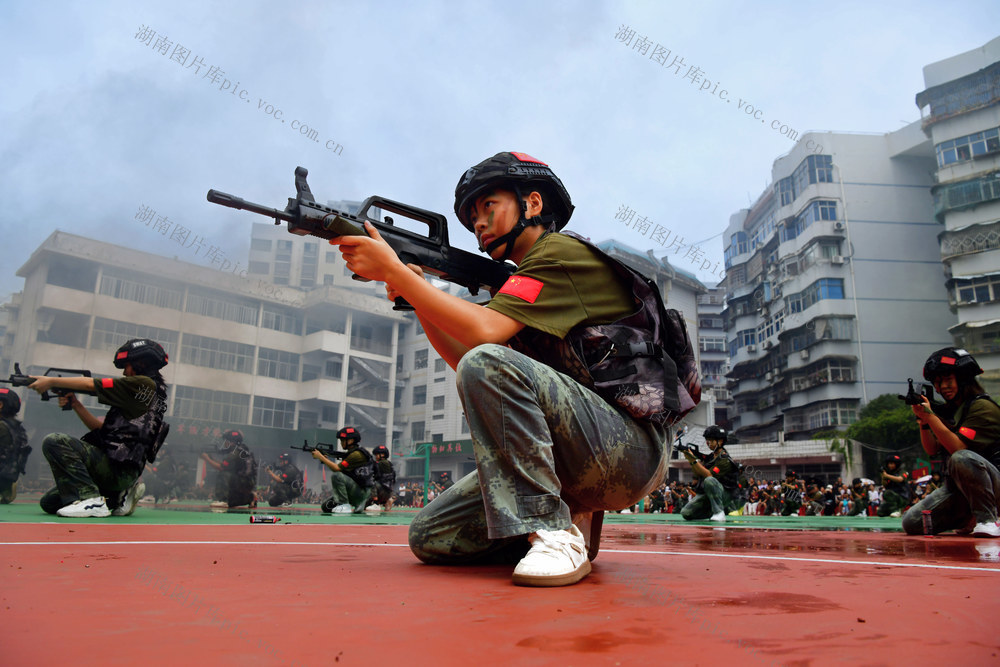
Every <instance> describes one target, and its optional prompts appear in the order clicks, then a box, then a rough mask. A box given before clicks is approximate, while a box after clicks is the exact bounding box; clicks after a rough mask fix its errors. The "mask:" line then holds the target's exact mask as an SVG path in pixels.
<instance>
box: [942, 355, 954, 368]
mask: <svg viewBox="0 0 1000 667" xmlns="http://www.w3.org/2000/svg"><path fill="white" fill-rule="evenodd" d="M941 363H942V364H948V365H949V366H954V365H955V357H941Z"/></svg>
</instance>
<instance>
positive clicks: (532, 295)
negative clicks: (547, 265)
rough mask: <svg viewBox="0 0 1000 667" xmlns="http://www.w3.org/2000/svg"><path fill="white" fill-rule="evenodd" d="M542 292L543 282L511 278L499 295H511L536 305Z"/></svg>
mask: <svg viewBox="0 0 1000 667" xmlns="http://www.w3.org/2000/svg"><path fill="white" fill-rule="evenodd" d="M541 291H542V281H541V280H535V279H534V278H529V277H527V276H511V277H510V278H508V279H507V282H505V283H504V284H503V287H501V288H500V291H499V292H497V294H509V295H511V296H516V297H517V298H519V299H524V300H525V301H527V302H528V303H534V302H535V299H537V298H538V294H539V293H540V292H541Z"/></svg>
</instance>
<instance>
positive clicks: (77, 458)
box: [38, 433, 142, 514]
mask: <svg viewBox="0 0 1000 667" xmlns="http://www.w3.org/2000/svg"><path fill="white" fill-rule="evenodd" d="M42 454H44V455H45V460H46V461H48V462H49V466H50V467H51V468H52V476H53V478H55V482H56V487H55V488H54V489H50V490H49V491H48V492H47V493H46V494H45V495H44V496H42V498H41V500H39V501H38V504H39V505H41V507H42V509H43V510H45V511H46V512H48V513H49V514H55V513H56V512H57V511H59V509H60V508H62V507H65V506H66V505H69V504H70V503H72V502H75V501H77V500H80V499H83V498H93V497H95V496H104V497H105V498H107V500H108V503H109V504H108V506H109V507H111V502H112V501H113V500H114V499H117V498H118V497H119V496H121V494H122V492H123V491H125V490H126V489H128V488H129V487H130V486H132V484H133V483H134V482H135V480H136V479H138V478H139V475H140V474H141V473H142V470H141V469H139V468H136V466H135V465H134V464H131V463H127V462H120V461H115V460H113V459H111V458H110V457H109V456H108V455H107V452H106V451H105V450H104V449H103V448H100V447H95V446H94V445H90V444H87V443H86V442H83V441H81V440H78V439H76V438H74V437H72V436H69V435H66V434H65V433H53V434H51V435H47V436H45V440H43V441H42Z"/></svg>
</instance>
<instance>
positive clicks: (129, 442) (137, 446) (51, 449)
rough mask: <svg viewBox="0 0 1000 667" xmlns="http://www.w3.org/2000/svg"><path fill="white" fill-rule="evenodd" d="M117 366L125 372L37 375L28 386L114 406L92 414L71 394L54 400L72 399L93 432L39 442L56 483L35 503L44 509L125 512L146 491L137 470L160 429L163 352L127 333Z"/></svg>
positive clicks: (74, 514)
mask: <svg viewBox="0 0 1000 667" xmlns="http://www.w3.org/2000/svg"><path fill="white" fill-rule="evenodd" d="M114 364H115V368H120V369H122V374H123V377H119V378H103V379H98V378H89V377H50V376H41V377H35V381H34V382H33V383H31V384H30V385H28V388H29V389H34V390H35V391H37V392H38V393H39V394H42V393H45V392H46V391H48V390H49V389H52V388H62V389H69V390H71V391H74V392H77V391H78V392H83V393H90V394H96V395H97V400H98V401H100V402H101V403H104V404H105V405H110V406H111V408H110V409H109V410H108V413H107V414H106V415H105V416H104V417H96V416H94V415H93V414H91V413H90V411H89V410H87V408H85V407H84V406H83V404H82V403H80V401H79V399H77V398H76V395H75V394H73V393H69V394H66V395H65V396H61V397H60V398H59V405H60V406H63V405H70V406H71V407H72V409H73V411H74V412H76V416H77V417H79V418H80V421H82V422H83V424H84V425H85V426H86V427H87V428H89V429H90V432H89V433H87V434H86V435H85V436H83V437H82V438H80V439H77V438H74V437H71V436H69V435H66V434H65V433H52V434H50V435H47V436H45V440H43V441H42V453H43V454H44V455H45V458H46V460H48V462H49V466H50V467H51V468H52V476H53V477H54V478H55V481H56V486H55V488H54V489H51V490H50V491H48V492H47V493H46V494H45V495H44V496H42V499H41V500H40V501H39V504H40V505H41V506H42V509H43V510H45V511H46V512H48V513H49V514H58V515H59V516H64V517H105V516H108V515H111V514H114V515H115V516H127V515H129V514H131V513H132V512H133V511H134V510H135V505H136V502H138V500H139V498H141V497H142V495H143V493H144V492H145V490H146V485H145V484H143V483H142V481H141V480H140V476H141V475H142V471H143V468H144V466H145V464H146V460H147V454H149V453H150V451H151V448H153V447H155V446H156V440H157V437H158V436H159V434H160V430H161V428H165V426H164V424H163V415H164V414H166V410H167V384H166V382H165V381H164V379H163V376H162V375H160V369H161V368H163V367H164V366H166V365H167V353H166V352H165V351H164V350H163V347H162V346H160V344H159V343H157V342H155V341H152V340H148V339H145V338H138V339H132V340H129V341H127V342H126V343H125V344H124V345H122V346H121V347H120V348H118V351H117V352H116V353H115V359H114ZM33 377H34V376H33ZM109 503H110V507H109Z"/></svg>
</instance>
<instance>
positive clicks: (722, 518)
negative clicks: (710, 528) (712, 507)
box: [709, 512, 726, 523]
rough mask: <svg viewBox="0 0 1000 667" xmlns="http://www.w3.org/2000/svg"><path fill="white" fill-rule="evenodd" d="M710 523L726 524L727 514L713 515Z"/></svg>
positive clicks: (718, 513) (717, 513)
mask: <svg viewBox="0 0 1000 667" xmlns="http://www.w3.org/2000/svg"><path fill="white" fill-rule="evenodd" d="M709 521H719V522H722V523H725V522H726V513H725V512H716V513H715V514H713V515H712V516H711V517H710V518H709Z"/></svg>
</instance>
